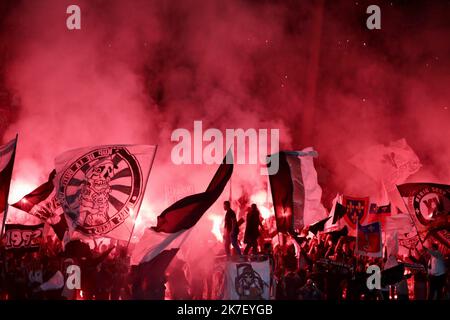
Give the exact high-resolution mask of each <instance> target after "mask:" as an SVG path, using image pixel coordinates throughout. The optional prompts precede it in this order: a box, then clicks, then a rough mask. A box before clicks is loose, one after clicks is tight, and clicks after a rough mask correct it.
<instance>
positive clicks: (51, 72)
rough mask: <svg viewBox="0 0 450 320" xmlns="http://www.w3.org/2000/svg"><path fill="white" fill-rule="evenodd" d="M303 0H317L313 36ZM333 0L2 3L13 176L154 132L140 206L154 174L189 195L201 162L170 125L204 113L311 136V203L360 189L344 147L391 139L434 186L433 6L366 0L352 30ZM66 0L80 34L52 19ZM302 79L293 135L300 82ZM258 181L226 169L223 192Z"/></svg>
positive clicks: (441, 27) (440, 177)
mask: <svg viewBox="0 0 450 320" xmlns="http://www.w3.org/2000/svg"><path fill="white" fill-rule="evenodd" d="M379 2H380V1H379ZM311 3H313V4H311ZM316 3H318V4H319V5H320V3H322V4H323V6H324V7H323V16H322V19H321V21H322V25H321V32H320V33H319V32H318V31H317V29H314V28H317V23H316V20H315V18H314V17H315V15H314V12H316V11H315V10H317V5H316ZM344 3H345V4H342V3H340V4H338V3H336V1H332V2H330V1H312V2H311V1H284V2H281V3H278V2H276V1H250V0H246V1H245V0H240V1H200V0H187V1H143V0H133V1H119V0H116V1H112V0H110V1H101V0H89V1H87V0H85V1H81V0H77V1H61V0H54V1H49V0H42V1H33V2H31V1H23V2H20V1H15V0H8V1H4V4H3V5H2V7H0V9H1V17H3V19H2V21H3V24H2V29H1V38H0V41H1V42H0V43H1V44H2V46H1V47H0V49H1V50H2V51H3V54H2V55H1V56H0V57H1V58H2V61H1V62H0V64H1V66H2V68H1V70H2V78H1V79H2V88H1V90H3V92H7V93H8V94H9V95H10V96H11V98H10V100H9V103H8V105H7V106H5V107H3V109H2V110H5V115H4V116H2V119H7V120H8V121H7V123H6V124H5V125H2V127H1V129H2V130H3V131H2V134H3V137H4V140H5V141H6V140H8V139H11V137H13V135H14V134H15V133H16V132H18V133H19V146H18V154H17V158H16V159H17V161H16V167H15V179H16V181H19V180H22V181H27V182H31V183H30V184H31V185H30V188H32V187H34V186H36V185H38V184H39V183H40V182H43V181H45V178H46V177H47V175H48V172H50V171H51V170H52V169H53V159H54V157H55V156H56V155H57V154H59V153H61V152H63V151H65V150H67V149H70V148H74V147H80V146H85V145H96V144H107V143H146V144H158V145H159V149H158V154H157V156H156V160H155V165H154V168H153V170H152V173H151V176H150V180H149V185H148V189H147V202H148V203H149V204H151V205H150V206H151V209H149V211H152V212H153V214H155V213H158V212H161V210H162V209H164V207H165V206H166V205H167V204H166V203H164V201H163V199H164V198H165V195H164V190H165V187H164V186H166V185H168V186H178V185H185V184H192V185H194V186H195V191H198V192H200V191H202V190H203V189H204V188H205V187H206V185H207V183H208V181H209V179H210V177H211V175H212V174H213V172H214V170H215V169H213V168H209V167H207V166H196V165H191V166H189V167H188V168H186V166H182V167H177V166H175V165H173V164H172V163H171V161H170V151H171V148H172V146H173V144H172V143H171V142H170V134H171V132H172V130H174V129H176V128H180V127H183V128H187V129H191V128H192V126H193V121H194V120H203V126H204V127H205V128H207V127H213V128H219V129H223V130H224V129H225V128H244V129H245V128H279V129H280V136H281V137H280V138H281V143H282V145H281V148H285V149H296V150H298V149H301V148H304V147H306V146H310V145H313V146H314V147H315V149H316V150H318V152H319V154H320V156H319V159H318V160H319V163H318V165H319V179H320V180H321V184H322V186H323V188H324V192H325V197H326V198H327V199H326V200H329V198H330V196H334V195H335V193H336V192H337V191H341V192H349V193H353V194H354V195H358V193H361V190H367V191H364V194H361V195H363V196H364V195H367V194H370V193H372V192H374V190H375V189H376V188H377V186H375V184H374V182H373V181H371V180H368V178H367V177H366V176H364V174H363V173H360V172H358V171H357V170H356V169H355V168H354V167H352V166H351V165H349V164H348V163H347V162H346V160H347V159H349V158H350V157H351V156H352V155H354V154H355V153H357V152H358V151H359V150H361V149H362V148H364V147H367V146H369V145H372V144H376V143H384V144H387V143H388V142H389V141H392V140H397V139H399V138H402V137H405V138H406V139H407V141H408V143H409V144H410V145H411V146H412V147H413V149H414V150H415V151H416V153H417V154H418V156H419V157H420V159H421V160H422V163H423V164H424V167H423V169H422V170H421V171H420V172H419V173H418V174H417V175H416V176H413V177H411V179H412V180H430V181H435V182H441V183H449V181H450V175H449V172H448V168H449V166H448V165H449V160H450V145H449V139H448V137H449V134H450V130H449V120H450V116H449V112H450V111H449V108H450V105H449V101H450V99H449V97H450V96H449V90H448V84H449V78H450V72H449V70H450V68H449V67H450V62H449V60H448V57H449V56H450V54H449V53H450V43H449V41H448V39H449V36H450V34H449V33H450V32H449V27H448V22H447V17H446V12H448V9H449V8H448V3H446V4H445V3H442V4H437V3H433V4H432V5H431V4H427V5H426V4H425V3H424V2H421V1H411V2H407V3H406V2H404V1H381V4H380V7H381V10H382V30H377V31H369V30H367V29H366V27H365V19H366V17H367V15H366V14H365V9H366V8H367V6H368V5H369V4H372V3H369V2H368V1H358V2H354V1H346V2H344ZM391 3H392V5H391ZM71 4H78V5H79V6H80V8H81V12H82V20H81V26H82V29H81V30H79V31H69V30H67V28H66V24H65V20H66V18H67V14H66V13H65V12H66V8H67V6H68V5H71ZM317 37H319V38H317ZM317 39H319V40H318V48H317V49H318V50H319V51H318V65H317V68H316V69H317V72H318V73H317V74H316V77H314V76H311V74H310V73H311V72H313V71H311V70H314V68H311V66H310V63H311V61H314V59H312V58H311V55H312V54H313V50H311V44H312V43H314V41H317ZM315 78H317V83H316V94H315V96H314V97H312V98H311V99H312V101H313V102H312V105H313V107H314V118H313V119H312V123H309V125H310V126H311V130H312V138H311V140H307V141H305V139H304V137H303V136H302V134H301V133H302V130H303V127H302V126H304V125H305V123H304V121H303V116H304V107H305V100H306V98H307V95H308V89H310V88H311V85H310V84H308V83H307V80H308V79H309V80H311V79H315ZM265 179H266V178H265V177H263V178H261V177H260V176H259V173H258V171H257V168H255V170H253V169H252V170H248V168H247V167H245V166H244V168H239V167H238V168H236V171H235V174H234V176H233V183H234V186H235V187H234V190H233V193H234V195H235V196H236V197H237V196H239V194H240V192H241V190H239V187H240V186H241V185H242V186H244V187H245V188H248V189H251V191H250V193H255V192H258V191H259V190H261V189H264V187H263V183H264V182H265ZM13 188H14V186H13ZM365 188H367V189H365ZM225 197H228V191H227V192H226V194H225V195H224V198H225ZM326 204H327V205H328V203H326ZM215 210H216V211H217V212H221V211H220V210H221V208H220V206H219V207H218V208H215ZM153 217H154V216H153ZM208 223H209V224H211V221H209V222H208Z"/></svg>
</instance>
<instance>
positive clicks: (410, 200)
mask: <svg viewBox="0 0 450 320" xmlns="http://www.w3.org/2000/svg"><path fill="white" fill-rule="evenodd" d="M397 188H398V191H399V193H400V196H401V197H402V198H403V201H404V202H405V204H406V207H407V209H408V211H409V213H410V216H411V219H412V221H413V223H414V224H415V227H416V228H417V231H418V232H419V233H418V234H417V236H418V237H419V240H422V241H423V240H424V238H425V237H426V236H427V235H428V234H429V233H431V234H430V235H431V236H432V237H433V238H434V239H435V240H437V241H439V242H440V243H442V244H446V243H447V241H442V240H444V239H445V238H446V234H449V231H450V221H449V218H450V185H445V184H437V183H406V184H402V185H399V186H397ZM436 235H437V236H436Z"/></svg>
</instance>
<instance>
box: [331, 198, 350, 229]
mask: <svg viewBox="0 0 450 320" xmlns="http://www.w3.org/2000/svg"><path fill="white" fill-rule="evenodd" d="M346 213H347V210H346V208H345V207H344V206H343V205H342V204H340V203H339V202H337V203H336V206H335V209H334V214H333V224H334V223H336V222H338V221H339V220H340V219H341V218H343V217H344V216H345V214H346Z"/></svg>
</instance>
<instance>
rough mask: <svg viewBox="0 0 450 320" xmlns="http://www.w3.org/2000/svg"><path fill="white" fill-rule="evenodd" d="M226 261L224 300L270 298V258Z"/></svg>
mask: <svg viewBox="0 0 450 320" xmlns="http://www.w3.org/2000/svg"><path fill="white" fill-rule="evenodd" d="M224 263H225V266H224V267H225V272H224V273H223V274H224V276H225V279H224V286H223V289H224V290H225V292H224V294H223V299H224V300H269V298H270V263H269V260H268V259H267V260H265V261H248V262H235V261H226V262H224Z"/></svg>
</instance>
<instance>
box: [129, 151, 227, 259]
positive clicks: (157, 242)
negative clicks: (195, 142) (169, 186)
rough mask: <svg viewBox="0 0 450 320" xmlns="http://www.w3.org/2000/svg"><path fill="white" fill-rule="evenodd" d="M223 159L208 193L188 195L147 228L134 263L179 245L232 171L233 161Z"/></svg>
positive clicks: (219, 191) (210, 204) (134, 256)
mask: <svg viewBox="0 0 450 320" xmlns="http://www.w3.org/2000/svg"><path fill="white" fill-rule="evenodd" d="M229 155H231V153H229V154H228V155H227V156H226V157H225V158H224V160H223V163H222V164H221V165H220V167H219V169H218V170H217V172H216V174H215V175H214V177H213V179H212V180H211V182H210V184H209V185H208V188H206V190H205V192H202V193H198V194H194V195H190V196H188V197H185V198H183V199H181V200H179V201H177V202H175V203H174V204H172V205H171V206H169V207H168V208H167V209H165V210H164V211H163V212H162V213H161V214H160V215H159V216H158V220H157V225H156V226H155V227H152V228H150V229H146V230H145V232H144V235H143V236H142V238H141V239H140V241H139V242H138V243H137V244H136V247H135V248H134V250H133V254H132V257H131V263H132V264H133V265H137V264H141V263H145V262H148V261H150V260H152V259H153V258H155V257H156V256H158V255H159V254H160V253H161V252H163V251H164V250H166V249H169V248H171V249H172V248H177V247H178V248H179V247H180V246H181V244H182V243H183V242H184V240H185V239H186V238H187V236H188V235H189V231H190V230H191V228H192V227H193V226H194V225H195V224H196V223H197V222H198V221H199V220H200V218H201V217H202V216H203V214H204V213H205V212H206V211H207V210H208V209H209V208H210V207H211V206H212V205H213V204H214V202H216V201H217V199H218V198H219V196H220V195H221V194H222V192H223V190H224V188H225V186H226V184H227V183H228V180H229V179H230V177H231V174H232V173H233V164H232V161H227V160H226V159H227V157H228V156H229Z"/></svg>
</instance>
